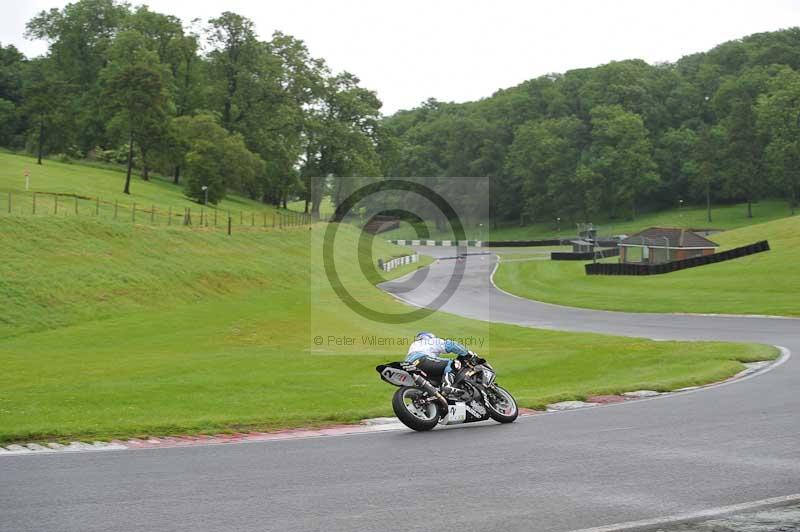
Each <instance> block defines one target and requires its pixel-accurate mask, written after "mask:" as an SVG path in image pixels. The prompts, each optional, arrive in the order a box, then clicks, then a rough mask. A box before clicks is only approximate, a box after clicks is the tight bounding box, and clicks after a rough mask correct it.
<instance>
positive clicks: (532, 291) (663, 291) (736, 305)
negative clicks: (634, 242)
mask: <svg viewBox="0 0 800 532" xmlns="http://www.w3.org/2000/svg"><path fill="white" fill-rule="evenodd" d="M713 239H714V241H716V242H717V243H719V244H720V245H721V246H722V247H721V248H720V249H721V250H722V249H726V248H732V247H737V246H742V245H745V244H751V243H753V242H757V241H759V240H769V243H770V246H771V248H772V249H771V251H769V252H766V253H759V254H756V255H751V256H748V257H743V258H741V259H736V260H732V261H728V262H722V263H719V264H712V265H708V266H703V267H699V268H691V269H688V270H682V271H678V272H673V273H669V274H665V275H656V276H647V277H632V276H619V277H617V276H588V275H586V274H585V271H584V263H583V262H572V261H550V260H532V261H520V262H506V263H501V265H500V268H499V269H498V271H497V273H496V275H495V282H496V283H497V284H498V286H500V287H501V288H503V289H504V290H508V291H509V292H512V293H514V294H517V295H519V296H522V297H526V298H529V299H536V300H539V301H546V302H549V303H558V304H562V305H570V306H577V307H587V308H597V309H605V310H623V311H635V312H700V313H730V314H771V315H780V316H800V266H799V265H800V216H794V217H790V218H784V219H781V220H776V221H772V222H767V223H763V224H758V225H752V226H748V227H743V228H740V229H736V230H733V231H727V232H724V233H719V234H716V235H714V236H713ZM509 258H511V257H509ZM517 258H518V256H517ZM610 260H612V261H616V260H617V259H610Z"/></svg>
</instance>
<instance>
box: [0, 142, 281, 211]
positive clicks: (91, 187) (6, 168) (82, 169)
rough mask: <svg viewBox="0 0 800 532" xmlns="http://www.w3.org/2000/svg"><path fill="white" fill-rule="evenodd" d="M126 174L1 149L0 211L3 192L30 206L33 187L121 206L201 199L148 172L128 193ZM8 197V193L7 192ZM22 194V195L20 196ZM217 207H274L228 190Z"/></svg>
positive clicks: (187, 204)
mask: <svg viewBox="0 0 800 532" xmlns="http://www.w3.org/2000/svg"><path fill="white" fill-rule="evenodd" d="M25 170H28V171H29V172H30V190H29V193H27V194H25V175H24V172H25ZM124 181H125V174H124V172H122V171H120V170H115V169H111V168H102V167H93V166H90V165H87V164H82V163H80V162H76V163H63V162H58V161H53V160H45V161H44V164H42V165H41V166H40V165H37V164H36V159H34V158H33V157H28V156H25V155H16V154H11V153H5V152H0V211H6V209H7V203H6V202H7V196H8V192H12V194H16V195H17V200H18V201H16V202H14V210H15V212H19V211H20V210H21V209H24V212H25V213H26V214H29V213H30V212H29V211H30V199H29V196H30V195H31V194H32V193H33V192H39V193H42V194H47V193H55V194H64V195H77V196H80V197H84V198H91V199H94V198H98V197H99V198H100V199H101V201H102V202H104V203H105V204H107V205H111V204H113V203H114V202H115V201H117V202H119V203H120V204H124V205H125V206H129V205H131V204H133V203H134V202H135V203H137V204H138V206H139V207H140V208H149V207H150V206H151V205H156V207H157V208H159V209H162V210H166V209H168V208H169V207H173V209H175V210H182V209H183V208H192V209H195V210H198V211H199V209H200V205H199V204H198V203H197V202H194V201H192V200H190V199H189V198H187V197H186V196H185V195H184V192H183V187H182V186H180V185H175V184H173V183H172V182H171V181H167V180H165V179H163V178H159V177H155V176H154V177H151V179H150V180H149V181H144V180H142V179H141V178H140V177H139V176H138V175H135V176H133V177H132V178H131V181H132V182H131V193H130V194H123V193H122V186H123V184H124ZM12 198H13V196H12ZM23 198H24V200H23ZM41 201H42V204H41V205H40V213H44V212H46V211H47V209H48V208H49V209H50V210H51V211H52V207H51V206H50V205H49V204H47V203H46V202H47V200H46V199H45V197H42V199H41ZM70 207H72V205H70V204H66V203H65V208H64V211H63V212H64V213H65V214H66V213H68V212H70V210H71V209H70ZM92 207H93V204H92V203H91V202H87V203H86V204H85V206H84V207H83V210H84V211H85V212H87V213H89V212H92V210H93V209H92ZM217 208H219V209H220V210H223V211H227V210H231V211H233V212H235V213H237V214H238V212H239V211H241V210H244V211H248V212H251V211H258V212H261V211H267V212H270V213H271V212H273V211H275V209H274V207H272V206H269V205H265V204H263V203H260V202H257V201H253V200H251V199H247V198H244V197H241V196H237V195H235V194H228V196H226V198H225V199H224V200H222V201H221V202H220V203H219V205H217Z"/></svg>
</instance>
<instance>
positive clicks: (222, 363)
mask: <svg viewBox="0 0 800 532" xmlns="http://www.w3.org/2000/svg"><path fill="white" fill-rule="evenodd" d="M323 230H324V226H316V227H315V228H314V229H313V230H312V231H309V230H307V229H304V230H294V231H285V232H278V231H276V232H274V233H271V232H253V233H244V234H241V235H239V236H238V237H237V238H228V237H226V236H225V235H222V234H218V233H214V232H201V231H197V232H187V231H181V230H176V229H170V228H147V227H139V226H130V225H122V224H119V225H115V224H109V223H103V222H99V221H94V220H83V219H55V218H13V217H4V218H0V247H2V249H3V250H4V261H3V262H2V263H0V268H2V270H0V294H2V296H3V305H2V307H0V353H2V355H1V356H2V364H3V371H2V372H0V441H3V442H9V441H21V440H27V441H31V440H36V439H73V438H110V437H115V436H117V437H121V436H136V435H138V436H143V435H147V434H176V433H198V432H218V431H225V430H242V429H268V428H274V427H285V426H303V425H309V424H320V423H327V422H332V421H337V422H338V421H355V420H358V419H361V418H364V417H369V416H381V415H388V414H390V406H389V398H390V396H391V393H392V389H391V388H390V387H389V386H387V385H386V384H384V383H382V382H381V381H380V380H379V379H378V378H377V375H376V374H375V372H374V369H373V368H374V366H375V365H376V364H377V363H379V362H382V361H387V360H392V359H398V358H401V357H402V356H403V355H404V354H405V351H406V349H407V343H406V342H407V341H408V339H409V337H411V336H412V335H413V334H414V332H416V331H417V330H419V329H428V330H434V331H437V332H439V333H440V334H442V335H447V336H454V337H459V336H468V335H469V336H472V337H473V338H474V340H475V341H476V342H478V341H480V342H482V343H481V344H475V345H474V347H475V348H476V349H477V350H479V351H480V352H481V353H484V354H486V355H487V356H489V357H490V358H491V360H492V361H493V362H496V365H497V367H498V368H499V369H500V372H501V379H502V382H503V383H505V384H506V385H507V386H508V387H509V388H510V389H511V390H513V392H514V393H515V394H516V395H517V397H518V398H519V400H520V404H521V405H524V406H529V407H535V406H541V405H542V404H544V403H547V402H550V401H554V400H561V399H573V398H580V397H583V396H584V395H586V394H591V393H613V392H619V391H623V390H630V389H636V388H652V389H659V390H669V389H674V388H679V387H682V386H687V385H692V384H698V383H701V382H708V381H712V380H716V379H721V378H724V377H726V376H729V375H731V374H733V373H735V372H737V371H739V370H740V369H741V367H742V366H741V364H740V361H748V360H756V359H764V358H769V357H771V356H773V355H774V353H773V352H772V350H771V349H770V348H767V347H763V346H753V345H731V344H721V343H677V342H666V343H665V342H651V341H646V340H636V339H624V338H616V337H609V336H600V335H591V334H567V333H560V332H553V331H540V330H533V329H527V328H522V327H515V326H505V325H490V324H487V323H485V322H477V321H472V320H466V319H461V318H458V317H454V316H450V315H445V314H441V313H437V314H434V315H432V316H429V317H427V318H425V319H424V320H423V321H421V322H414V323H408V324H398V325H388V324H382V323H376V322H375V321H371V320H368V319H365V318H362V317H360V316H358V315H357V314H355V313H354V312H352V311H351V310H350V309H348V308H347V307H345V306H344V305H343V304H342V303H341V301H340V300H339V298H338V297H336V295H335V294H334V293H333V291H332V290H331V288H330V284H329V283H328V281H327V278H326V277H325V276H324V273H323V272H322V266H321V262H320V261H319V260H318V259H319V257H318V249H317V248H316V247H315V246H316V244H317V243H318V241H317V240H316V239H318V238H320V237H321V235H322V231H323ZM357 236H358V234H357V233H356V232H355V231H354V230H353V229H352V228H349V227H343V228H342V230H341V232H340V237H341V241H340V245H337V246H336V248H335V249H336V252H335V255H334V260H335V264H336V265H337V268H338V271H339V274H340V282H341V283H342V284H343V285H344V286H346V287H347V288H348V290H349V291H350V292H351V293H353V294H356V296H357V298H358V300H359V301H361V302H362V303H363V304H365V305H367V306H369V307H371V308H373V309H376V310H379V311H381V312H387V313H402V312H407V311H408V307H406V306H405V305H402V304H400V303H399V302H397V301H395V300H394V299H392V298H390V297H389V296H388V295H386V294H384V293H382V292H380V291H379V290H377V289H376V288H374V287H373V286H372V284H370V283H369V282H367V281H366V280H365V279H364V277H363V275H362V274H361V272H360V271H359V269H358V266H357V259H358V256H357V255H356V254H355V252H354V250H355V248H356V241H357ZM397 252H398V248H396V247H393V246H389V245H387V244H385V243H384V242H382V241H380V240H376V241H375V242H374V247H373V249H372V253H368V255H369V256H368V257H367V262H368V263H370V264H371V263H374V260H375V259H376V257H378V256H387V257H388V256H391V255H392V254H396V253H397ZM402 273H403V270H399V271H396V272H392V274H391V275H392V276H394V275H400V274H402ZM317 337H319V338H321V339H322V341H321V342H319V343H317V341H315V339H316V338H317ZM348 342H349V343H348ZM381 342H382V343H383V345H380V344H381Z"/></svg>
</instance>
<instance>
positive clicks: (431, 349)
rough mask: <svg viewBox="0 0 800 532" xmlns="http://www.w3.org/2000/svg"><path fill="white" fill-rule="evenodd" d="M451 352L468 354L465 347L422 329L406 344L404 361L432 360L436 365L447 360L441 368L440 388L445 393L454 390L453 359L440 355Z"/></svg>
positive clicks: (459, 354)
mask: <svg viewBox="0 0 800 532" xmlns="http://www.w3.org/2000/svg"><path fill="white" fill-rule="evenodd" d="M446 353H451V354H454V355H458V356H466V355H467V354H469V351H468V350H467V348H465V347H464V346H463V345H461V344H459V343H458V342H455V341H453V340H443V339H441V338H437V337H436V335H435V334H433V333H430V332H427V331H422V332H419V333H417V335H416V336H415V337H414V341H413V342H412V343H411V345H410V346H408V355H406V362H416V361H419V362H418V364H422V363H424V362H426V361H427V362H433V363H434V364H436V365H437V366H438V365H440V364H441V363H442V362H443V361H447V365H446V366H445V367H444V369H443V370H442V390H443V391H445V392H447V393H452V392H453V391H455V389H454V388H453V386H452V385H453V360H452V359H449V358H446V357H442V356H441V355H443V354H446Z"/></svg>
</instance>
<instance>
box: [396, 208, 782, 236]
mask: <svg viewBox="0 0 800 532" xmlns="http://www.w3.org/2000/svg"><path fill="white" fill-rule="evenodd" d="M746 214H747V205H746V204H739V205H724V206H718V207H714V208H713V210H712V217H713V221H712V222H710V223H709V222H708V221H706V209H705V207H704V206H691V205H686V206H684V207H683V208H681V209H672V210H665V211H660V212H655V213H647V214H642V215H641V216H639V217H638V218H636V219H635V220H606V219H599V220H594V223H595V224H596V225H597V226H598V227H599V229H600V233H601V234H602V235H618V234H632V233H634V232H636V231H639V230H641V229H644V228H646V227H652V226H662V227H691V228H695V229H697V228H706V227H713V228H717V229H736V228H738V227H745V226H748V225H753V224H758V223H763V222H768V221H771V220H776V219H779V218H784V217H787V216H789V215H790V214H791V212H790V210H789V207H788V205H787V204H786V202H785V201H778V200H763V201H760V202H758V203H755V204H754V205H753V218H748V217H747V215H746ZM558 229H560V231H559V230H558ZM466 230H467V236H468V237H469V238H470V239H483V240H536V239H546V238H559V237H560V238H569V237H572V236H575V235H576V233H577V229H576V227H575V225H574V224H572V223H569V222H567V221H565V220H562V221H561V224H560V227H558V226H557V224H556V221H555V220H553V221H552V222H548V223H536V224H531V225H526V226H523V227H520V226H501V227H498V228H495V229H491V230H488V228H486V227H484V228H483V229H480V228H478V227H467V228H466ZM383 235H384V236H385V237H386V238H388V239H407V238H409V239H412V238H418V237H417V236H416V233H415V231H414V228H413V227H412V226H411V225H410V224H404V225H402V226H401V227H400V228H398V229H395V230H394V231H391V232H387V233H383ZM431 238H433V239H451V238H453V236H452V234H450V233H447V232H437V231H436V230H435V228H432V229H431Z"/></svg>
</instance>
